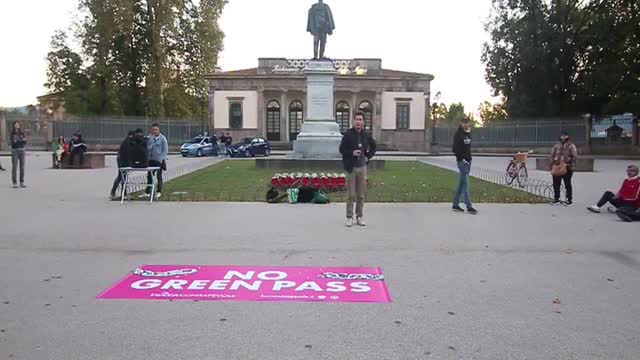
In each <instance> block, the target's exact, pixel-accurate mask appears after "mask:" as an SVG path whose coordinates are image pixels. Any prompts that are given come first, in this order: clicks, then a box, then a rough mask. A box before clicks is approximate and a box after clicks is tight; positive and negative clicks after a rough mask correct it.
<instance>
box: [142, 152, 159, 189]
mask: <svg viewBox="0 0 640 360" xmlns="http://www.w3.org/2000/svg"><path fill="white" fill-rule="evenodd" d="M149 166H150V167H152V166H158V167H160V169H158V171H155V175H156V177H157V178H158V184H157V185H156V192H157V193H159V192H162V163H161V162H160V161H155V160H149ZM153 175H154V174H153V172H152V171H149V172H148V173H147V184H148V185H151V184H153ZM145 192H146V193H147V194H151V188H149V187H148V188H147V190H145Z"/></svg>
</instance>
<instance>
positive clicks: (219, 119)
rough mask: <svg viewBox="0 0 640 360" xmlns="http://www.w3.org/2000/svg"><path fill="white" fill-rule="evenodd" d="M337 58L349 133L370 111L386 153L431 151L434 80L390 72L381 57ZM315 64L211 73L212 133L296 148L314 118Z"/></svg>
mask: <svg viewBox="0 0 640 360" xmlns="http://www.w3.org/2000/svg"><path fill="white" fill-rule="evenodd" d="M332 61H333V63H334V65H335V67H336V70H337V72H338V73H337V76H336V81H335V93H334V114H335V119H336V122H337V123H338V124H339V125H340V129H341V131H342V132H344V131H346V130H347V129H349V128H351V127H352V126H353V114H354V113H355V112H356V111H362V112H364V113H365V122H366V127H367V129H369V130H370V131H371V132H372V134H373V137H374V138H375V139H376V141H377V142H378V144H379V145H380V148H382V149H389V150H403V151H428V150H429V147H430V144H431V141H430V140H427V139H431V134H430V132H431V125H430V120H429V110H430V109H429V108H430V93H431V91H430V88H431V81H432V80H433V76H432V75H429V74H419V73H411V72H404V71H394V70H387V69H383V68H382V61H381V60H380V59H353V60H332ZM307 63H308V60H291V59H279V58H268V59H259V60H258V67H257V68H252V69H246V70H238V71H228V72H215V73H213V74H210V75H208V76H207V80H208V81H209V114H210V122H211V124H210V125H211V128H212V129H214V131H215V132H216V133H220V132H225V133H226V132H229V133H231V135H232V136H233V137H234V138H235V139H239V138H242V137H250V136H263V137H265V138H266V139H268V140H269V141H270V142H271V143H272V144H274V145H275V146H276V147H281V148H290V147H291V146H292V144H293V141H295V140H296V137H297V136H298V133H300V130H301V129H302V124H303V122H304V119H305V118H306V115H307V96H306V90H307V84H306V79H305V76H304V69H305V67H306V65H307Z"/></svg>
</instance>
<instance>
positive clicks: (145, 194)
mask: <svg viewBox="0 0 640 360" xmlns="http://www.w3.org/2000/svg"><path fill="white" fill-rule="evenodd" d="M150 197H151V194H147V193H144V194H140V195H138V198H139V199H144V198H147V199H148V198H150Z"/></svg>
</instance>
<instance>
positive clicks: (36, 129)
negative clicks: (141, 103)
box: [5, 113, 209, 150]
mask: <svg viewBox="0 0 640 360" xmlns="http://www.w3.org/2000/svg"><path fill="white" fill-rule="evenodd" d="M5 117H6V118H5V121H6V126H7V127H6V129H7V139H6V141H7V143H10V141H9V134H10V133H11V128H12V126H13V123H14V122H15V121H18V122H19V123H20V126H21V128H22V129H23V132H24V133H25V136H26V138H27V149H29V150H45V149H46V146H47V139H48V140H49V142H55V141H56V139H57V138H58V136H64V137H65V138H67V139H70V138H71V136H72V135H73V134H74V133H76V132H80V133H81V134H82V137H83V139H84V141H85V142H87V144H89V146H91V145H97V146H103V147H117V146H118V145H120V143H121V142H122V140H123V139H124V138H125V137H126V136H127V133H128V132H129V131H133V130H136V129H143V130H144V131H145V133H148V132H149V131H150V128H151V125H152V124H154V123H158V124H159V125H160V128H161V131H162V133H163V134H164V135H165V136H166V137H167V140H168V141H169V145H170V146H179V145H182V144H183V143H184V142H185V141H186V140H189V139H191V138H193V137H195V136H197V135H202V134H203V133H205V132H209V128H208V126H207V123H206V122H203V121H202V120H185V119H153V118H145V117H109V116H100V117H78V116H65V118H64V119H63V120H55V121H54V120H53V119H52V118H51V117H50V116H47V115H42V114H31V115H30V114H15V113H7V114H5ZM49 132H50V134H49ZM49 145H51V144H49ZM49 150H50V149H49Z"/></svg>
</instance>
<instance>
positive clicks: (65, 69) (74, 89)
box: [45, 30, 88, 113]
mask: <svg viewBox="0 0 640 360" xmlns="http://www.w3.org/2000/svg"><path fill="white" fill-rule="evenodd" d="M50 46H51V50H50V51H49V53H48V54H47V82H46V83H45V86H46V87H47V88H49V90H50V91H51V92H53V93H60V94H62V96H61V99H62V101H64V103H65V108H66V109H68V111H70V112H79V113H84V112H86V101H84V99H85V97H86V90H87V83H88V81H87V78H86V75H85V73H84V71H83V69H82V59H81V57H80V55H78V54H77V53H75V52H74V51H72V50H71V49H70V48H69V46H68V45H67V34H66V33H65V32H64V31H60V30H58V31H56V32H55V33H54V35H53V36H52V37H51V45H50ZM60 105H61V104H60V103H54V104H53V106H54V107H56V108H57V107H59V106H60Z"/></svg>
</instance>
